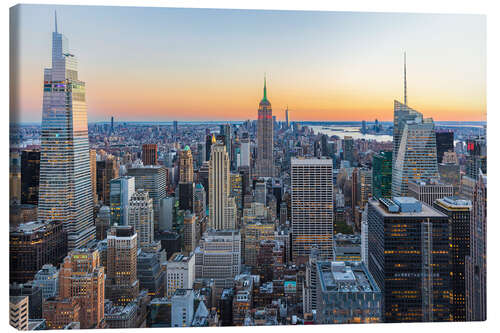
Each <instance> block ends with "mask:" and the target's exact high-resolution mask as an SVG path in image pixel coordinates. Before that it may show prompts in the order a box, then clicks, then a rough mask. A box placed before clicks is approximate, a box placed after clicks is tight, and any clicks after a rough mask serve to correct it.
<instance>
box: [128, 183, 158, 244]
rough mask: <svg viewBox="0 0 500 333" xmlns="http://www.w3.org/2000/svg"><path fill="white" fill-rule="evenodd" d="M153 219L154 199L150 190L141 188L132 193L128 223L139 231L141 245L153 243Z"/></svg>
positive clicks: (138, 236)
mask: <svg viewBox="0 0 500 333" xmlns="http://www.w3.org/2000/svg"><path fill="white" fill-rule="evenodd" d="M153 221H154V219H153V199H152V198H150V197H149V194H148V192H146V191H144V190H142V189H139V190H137V191H136V192H135V193H134V194H132V197H131V198H130V203H129V207H128V225H129V226H133V227H134V229H135V231H136V232H137V239H138V242H137V244H138V246H139V247H143V246H147V245H149V244H151V243H153V236H154V224H153Z"/></svg>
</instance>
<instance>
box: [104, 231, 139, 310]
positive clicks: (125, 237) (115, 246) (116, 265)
mask: <svg viewBox="0 0 500 333" xmlns="http://www.w3.org/2000/svg"><path fill="white" fill-rule="evenodd" d="M137 243H138V241H137V233H136V232H135V230H134V227H132V226H113V227H112V228H111V230H110V231H109V232H108V236H107V244H108V248H107V265H106V299H109V300H111V301H112V302H113V303H115V304H117V305H122V306H124V305H127V304H128V303H129V302H132V301H134V300H135V299H136V298H137V296H138V295H139V280H138V279H137V247H138V244H137Z"/></svg>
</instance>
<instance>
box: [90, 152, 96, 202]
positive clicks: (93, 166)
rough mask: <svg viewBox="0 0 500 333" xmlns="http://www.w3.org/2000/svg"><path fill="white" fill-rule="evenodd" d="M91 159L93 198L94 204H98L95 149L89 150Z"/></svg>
mask: <svg viewBox="0 0 500 333" xmlns="http://www.w3.org/2000/svg"><path fill="white" fill-rule="evenodd" d="M89 160H90V182H91V183H92V199H93V203H94V206H95V205H97V202H98V198H97V154H96V151H95V149H90V150H89Z"/></svg>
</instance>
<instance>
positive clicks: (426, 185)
mask: <svg viewBox="0 0 500 333" xmlns="http://www.w3.org/2000/svg"><path fill="white" fill-rule="evenodd" d="M452 195H453V185H449V184H443V183H441V182H440V181H439V180H437V179H431V180H428V181H410V182H408V196H409V197H413V198H415V199H417V200H418V201H422V202H425V203H426V204H428V205H429V206H433V205H434V202H435V201H436V200H437V199H442V198H444V197H451V196H452Z"/></svg>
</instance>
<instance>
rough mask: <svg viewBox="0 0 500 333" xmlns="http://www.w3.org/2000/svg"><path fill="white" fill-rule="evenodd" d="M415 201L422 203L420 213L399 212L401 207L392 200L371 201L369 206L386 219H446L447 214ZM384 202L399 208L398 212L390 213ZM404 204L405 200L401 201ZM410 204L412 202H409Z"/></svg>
mask: <svg viewBox="0 0 500 333" xmlns="http://www.w3.org/2000/svg"><path fill="white" fill-rule="evenodd" d="M413 200H415V201H417V202H419V203H421V210H420V211H418V212H402V211H401V210H399V207H398V205H397V203H396V202H394V201H392V200H390V199H385V200H382V199H381V200H375V199H370V201H369V204H371V205H372V206H373V207H374V208H375V209H376V210H377V212H378V213H379V214H380V215H382V216H384V217H402V216H412V217H446V215H445V214H443V213H441V212H439V211H437V210H436V209H434V208H432V207H430V206H428V205H426V204H425V203H422V202H420V201H418V200H416V199H414V198H413ZM382 201H386V202H389V203H391V202H392V204H393V205H395V206H396V208H398V210H397V211H392V210H391V211H389V210H388V209H387V208H386V206H385V205H384V204H382ZM400 202H402V203H405V200H403V201H400ZM408 202H410V201H408Z"/></svg>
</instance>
